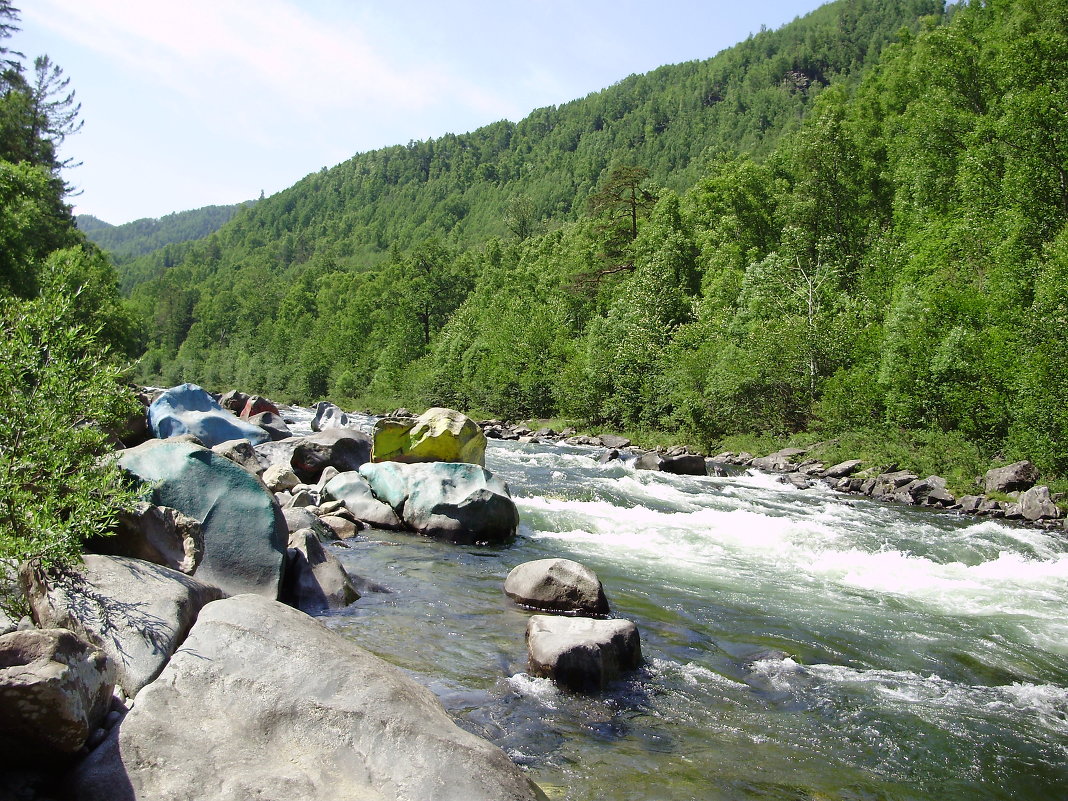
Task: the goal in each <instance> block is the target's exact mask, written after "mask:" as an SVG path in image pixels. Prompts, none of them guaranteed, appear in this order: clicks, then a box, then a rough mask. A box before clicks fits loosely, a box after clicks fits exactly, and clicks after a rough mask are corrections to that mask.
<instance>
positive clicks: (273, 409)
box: [239, 395, 278, 420]
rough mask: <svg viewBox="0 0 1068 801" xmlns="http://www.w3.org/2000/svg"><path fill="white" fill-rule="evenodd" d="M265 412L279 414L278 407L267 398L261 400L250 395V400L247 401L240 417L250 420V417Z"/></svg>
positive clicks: (256, 396)
mask: <svg viewBox="0 0 1068 801" xmlns="http://www.w3.org/2000/svg"><path fill="white" fill-rule="evenodd" d="M264 412H270V413H271V414H278V407H277V406H275V405H274V404H273V403H271V402H270V401H269V400H267V399H266V398H261V397H260V396H259V395H250V396H249V399H248V400H247V401H245V407H244V408H243V409H242V410H241V412H240V413H239V417H241V418H242V419H243V420H248V419H249V418H250V417H254V416H256V415H258V414H263V413H264Z"/></svg>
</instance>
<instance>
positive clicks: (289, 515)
mask: <svg viewBox="0 0 1068 801" xmlns="http://www.w3.org/2000/svg"><path fill="white" fill-rule="evenodd" d="M282 515H283V516H284V517H285V519H286V529H287V530H288V532H289V534H293V532H295V531H300V530H301V529H302V528H310V529H312V530H313V531H314V532H315V533H316V535H317V536H318V537H319V539H320V540H323V541H326V540H332V539H336V538H335V537H334V535H333V531H332V530H331V529H330V527H329V526H327V525H326V524H324V523H322V522H321V521H320V520H319V516H318V515H317V514H315V512H313V511H311V510H310V509H309V508H308V507H305V506H288V507H286V508H284V509H282Z"/></svg>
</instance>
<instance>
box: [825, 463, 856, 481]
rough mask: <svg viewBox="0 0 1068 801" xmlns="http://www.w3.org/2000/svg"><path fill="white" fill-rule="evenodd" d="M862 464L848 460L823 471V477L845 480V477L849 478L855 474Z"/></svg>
mask: <svg viewBox="0 0 1068 801" xmlns="http://www.w3.org/2000/svg"><path fill="white" fill-rule="evenodd" d="M862 464H863V462H862V461H861V460H860V459H848V460H847V461H844V462H839V463H838V464H836V465H832V466H830V467H828V468H827V469H826V470H824V471H823V477H824V478H845V477H846V476H851V475H853V474H854V473H855V472H857V470H859V469H860V466H861V465H862Z"/></svg>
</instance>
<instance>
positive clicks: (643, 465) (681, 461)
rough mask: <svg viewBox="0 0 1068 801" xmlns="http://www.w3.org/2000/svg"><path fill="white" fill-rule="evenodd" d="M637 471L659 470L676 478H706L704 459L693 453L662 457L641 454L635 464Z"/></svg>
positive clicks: (652, 453) (652, 452)
mask: <svg viewBox="0 0 1068 801" xmlns="http://www.w3.org/2000/svg"><path fill="white" fill-rule="evenodd" d="M634 467H635V469H637V470H659V471H660V472H663V473H673V474H675V475H678V476H707V475H708V469H707V468H706V467H705V457H703V456H698V455H696V454H693V453H681V454H678V455H677V456H663V455H661V454H659V453H657V452H656V451H650V452H648V453H643V454H642V455H641V456H639V457H638V458H637V459H636V460H635V462H634Z"/></svg>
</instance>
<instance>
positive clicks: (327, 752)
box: [74, 595, 544, 801]
mask: <svg viewBox="0 0 1068 801" xmlns="http://www.w3.org/2000/svg"><path fill="white" fill-rule="evenodd" d="M74 797H75V798H77V799H79V800H80V801H138V800H140V799H145V800H147V799H165V798H167V799H180V798H207V797H210V798H211V799H212V800H213V801H246V800H247V799H251V798H257V799H301V800H302V801H315V800H316V799H324V801H325V800H326V799H331V800H333V799H366V801H431V799H433V801H535V799H544V795H543V794H542V793H541V792H540V790H538V788H537V787H536V786H535V785H534V784H533V783H532V782H531V781H530V780H529V779H528V778H527V777H526V776H525V775H524V774H523V773H522V771H520V770H519V768H517V767H516V766H515V765H514V764H512V762H511V761H510V760H509V759H508V757H507V756H506V755H505V753H504V752H503V751H501V750H500V749H499V748H497V747H496V746H494V745H491V744H490V743H489V742H487V741H485V740H483V739H481V738H480V737H477V736H475V735H473V734H471V733H469V732H466V731H464V730H463V729H461V728H460V727H458V726H457V725H456V724H455V723H453V722H452V720H451V719H450V718H449V716H448V715H447V714H446V713H445V710H444V709H443V708H442V707H441V705H440V704H439V703H438V701H437V699H435V698H434V696H433V694H432V693H431V692H430V691H429V690H427V689H426V688H424V687H422V686H420V685H419V684H417V683H416V682H414V681H413V680H412V679H410V678H408V677H407V676H405V675H404V674H403V673H402V672H401V671H400V670H398V669H397V668H395V667H393V666H392V665H389V664H387V663H386V662H385V661H383V660H381V659H379V658H378V657H376V656H374V655H372V654H371V653H369V652H368V651H365V650H364V649H362V648H360V647H359V646H358V645H356V644H355V643H353V642H351V641H349V640H347V639H345V638H343V637H341V636H340V635H338V634H335V633H334V632H332V631H330V630H329V629H327V628H326V627H325V626H323V625H322V624H320V623H319V622H318V621H316V620H315V619H313V618H310V617H308V616H307V615H305V614H304V613H302V612H298V611H297V610H295V609H291V608H289V607H287V606H284V605H283V604H280V603H276V602H272V601H268V600H266V599H264V598H260V597H256V596H247V595H246V596H239V597H237V598H231V599H229V600H225V601H218V602H216V603H213V604H209V605H208V606H206V607H205V608H204V610H203V611H202V612H201V615H200V619H199V620H198V621H197V624H196V626H194V627H193V630H192V631H191V632H190V634H189V638H188V639H187V640H186V643H185V645H184V646H182V648H180V649H179V650H178V652H177V653H176V654H175V655H174V658H173V659H172V660H171V662H170V664H169V665H168V666H167V668H166V669H165V670H164V672H163V675H162V676H160V678H159V680H158V681H156V682H154V683H152V684H151V685H149V686H148V687H146V688H145V689H144V690H143V691H142V692H141V693H140V694H139V695H138V697H137V699H136V703H135V705H134V707H133V709H132V710H131V711H130V713H129V714H128V715H127V716H126V717H125V718H124V719H123V721H122V722H121V724H119V725H118V726H116V727H115V728H114V729H112V731H111V733H110V735H109V736H108V739H107V740H105V741H104V743H103V744H102V745H101V746H100V747H99V748H97V749H96V750H95V751H94V752H93V753H92V754H90V755H89V756H88V757H87V758H86V760H85V761H84V762H83V763H82V765H81V766H80V768H79V770H78V772H77V773H76V775H75V785H74Z"/></svg>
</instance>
